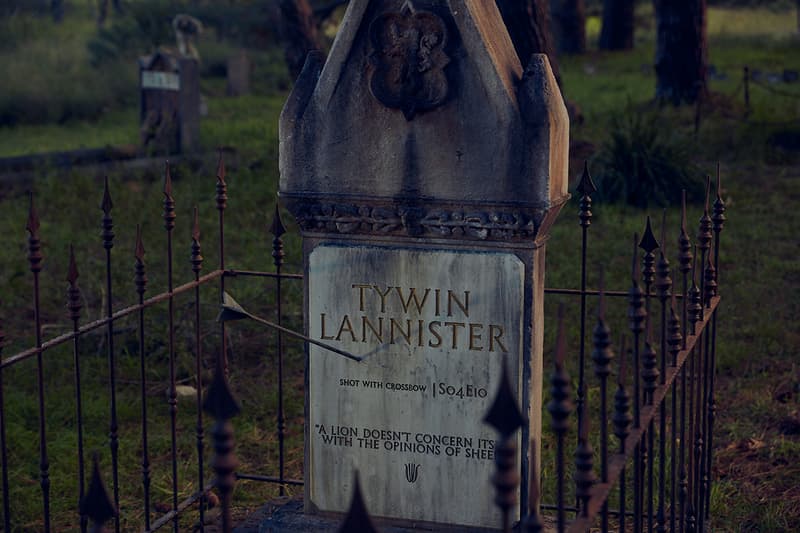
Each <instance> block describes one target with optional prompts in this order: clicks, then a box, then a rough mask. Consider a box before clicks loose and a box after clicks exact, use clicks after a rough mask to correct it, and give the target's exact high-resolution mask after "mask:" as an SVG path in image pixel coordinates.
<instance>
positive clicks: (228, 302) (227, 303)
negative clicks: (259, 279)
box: [217, 292, 387, 363]
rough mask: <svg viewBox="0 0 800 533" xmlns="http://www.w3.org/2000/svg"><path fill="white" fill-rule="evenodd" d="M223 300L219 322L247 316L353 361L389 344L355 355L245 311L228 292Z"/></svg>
mask: <svg viewBox="0 0 800 533" xmlns="http://www.w3.org/2000/svg"><path fill="white" fill-rule="evenodd" d="M222 302H223V303H222V309H221V310H220V313H219V316H218V317H217V320H218V321H219V322H221V323H225V322H231V321H234V320H243V319H245V318H249V319H250V320H255V321H256V322H258V323H259V324H264V325H265V326H268V327H270V328H273V329H276V330H278V331H280V332H282V333H285V334H287V335H289V336H290V337H294V338H296V339H300V340H303V341H305V342H307V343H309V344H313V345H315V346H319V347H320V348H324V349H325V350H328V351H329V352H333V353H335V354H338V355H341V356H342V357H346V358H347V359H350V360H351V361H356V362H358V363H360V362H362V361H364V360H365V359H366V358H367V357H369V356H371V355H374V354H375V353H377V352H379V351H381V350H382V349H383V348H384V347H386V346H387V345H386V344H383V345H381V346H379V347H377V348H376V349H375V350H372V351H371V352H369V353H366V354H364V355H354V354H352V353H350V352H347V351H345V350H340V349H339V348H336V347H334V346H331V345H330V344H326V343H324V342H320V341H318V340H314V339H312V338H311V337H308V336H306V335H303V334H302V333H297V332H296V331H294V330H291V329H289V328H286V327H283V326H280V325H278V324H276V323H275V322H271V321H269V320H267V319H264V318H261V317H258V316H256V315H253V314H250V313H248V312H247V311H245V310H244V308H242V306H240V305H239V304H238V303H236V300H234V299H233V298H231V296H230V295H229V294H228V293H227V292H226V293H223V295H222Z"/></svg>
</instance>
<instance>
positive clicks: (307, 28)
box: [279, 0, 321, 79]
mask: <svg viewBox="0 0 800 533" xmlns="http://www.w3.org/2000/svg"><path fill="white" fill-rule="evenodd" d="M279 6H280V10H281V17H282V19H283V24H282V26H283V27H282V32H281V33H282V37H283V47H284V54H285V57H286V64H287V65H288V67H289V73H290V74H291V76H292V79H297V76H299V75H300V71H301V70H303V64H304V63H305V61H306V55H308V53H309V52H310V51H311V50H320V49H321V46H320V44H319V39H318V37H317V25H316V24H315V23H314V12H313V11H312V10H311V6H310V5H309V3H308V0H280V4H279Z"/></svg>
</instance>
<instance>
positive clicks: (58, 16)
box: [50, 0, 64, 24]
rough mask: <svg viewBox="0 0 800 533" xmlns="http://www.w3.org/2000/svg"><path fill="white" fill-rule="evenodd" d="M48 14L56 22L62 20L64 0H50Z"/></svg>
mask: <svg viewBox="0 0 800 533" xmlns="http://www.w3.org/2000/svg"><path fill="white" fill-rule="evenodd" d="M50 14H51V15H53V21H55V22H56V24H58V23H60V22H61V21H62V20H64V0H50Z"/></svg>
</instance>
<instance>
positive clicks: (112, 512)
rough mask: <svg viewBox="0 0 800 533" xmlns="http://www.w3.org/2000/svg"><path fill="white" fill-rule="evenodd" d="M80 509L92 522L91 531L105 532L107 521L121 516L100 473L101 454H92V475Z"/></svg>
mask: <svg viewBox="0 0 800 533" xmlns="http://www.w3.org/2000/svg"><path fill="white" fill-rule="evenodd" d="M80 508H81V509H80V511H81V514H82V515H86V516H87V517H88V518H89V520H91V522H92V528H91V530H90V531H91V533H105V531H106V528H105V523H106V522H108V521H109V520H111V519H112V518H116V517H118V516H119V512H118V509H119V508H118V507H116V506H115V505H114V502H113V501H112V500H111V497H110V496H109V495H108V490H107V489H106V485H105V483H104V482H103V477H102V475H101V474H100V455H99V454H98V453H97V452H95V453H94V454H93V456H92V477H91V479H90V480H89V488H88V489H87V491H86V496H85V497H84V498H83V499H82V500H81V504H80Z"/></svg>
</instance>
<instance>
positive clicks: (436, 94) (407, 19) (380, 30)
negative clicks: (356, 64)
mask: <svg viewBox="0 0 800 533" xmlns="http://www.w3.org/2000/svg"><path fill="white" fill-rule="evenodd" d="M369 35H370V39H371V41H372V46H373V52H372V54H371V55H370V61H371V63H372V66H373V67H374V70H373V72H372V78H371V80H370V89H371V91H372V94H373V96H374V97H375V98H376V99H377V100H378V101H379V102H381V103H382V104H383V105H385V106H386V107H389V108H392V109H400V110H401V111H402V112H403V115H405V117H406V120H411V119H413V118H414V115H416V113H417V112H419V111H427V110H430V109H433V108H435V107H438V106H439V105H441V104H442V103H443V102H444V101H445V99H446V98H447V92H448V86H447V76H446V75H445V73H444V67H445V66H447V64H448V63H450V58H449V57H448V56H447V54H446V53H445V51H444V49H445V46H446V44H447V28H446V26H445V24H444V21H442V19H441V18H440V17H439V16H437V15H436V14H434V13H431V12H429V11H418V10H416V9H414V7H413V6H412V5H411V2H406V3H405V4H403V7H402V8H401V9H400V12H399V13H384V14H382V15H380V16H378V17H377V18H376V19H375V20H373V21H372V24H371V25H370V29H369Z"/></svg>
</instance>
